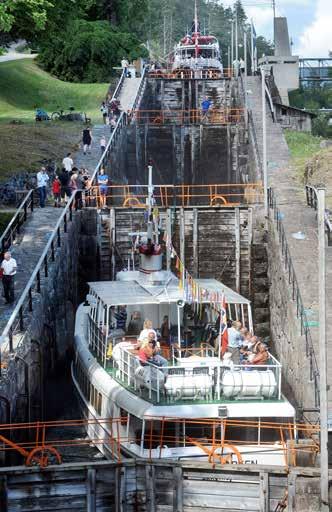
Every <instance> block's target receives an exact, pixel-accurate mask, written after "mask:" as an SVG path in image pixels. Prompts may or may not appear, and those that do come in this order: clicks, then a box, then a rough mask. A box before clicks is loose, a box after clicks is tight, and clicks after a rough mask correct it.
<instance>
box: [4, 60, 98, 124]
mask: <svg viewBox="0 0 332 512" xmlns="http://www.w3.org/2000/svg"><path fill="white" fill-rule="evenodd" d="M107 89H108V84H73V83H67V82H63V81H61V80H58V79H57V78H54V77H52V76H51V75H49V74H48V73H46V72H45V71H43V70H41V69H40V68H39V67H38V66H37V64H36V63H35V62H34V61H33V60H30V59H22V60H18V61H12V62H3V63H1V64H0V122H6V121H10V120H12V119H19V120H22V121H33V120H34V111H35V106H39V107H41V108H44V109H45V110H47V111H48V112H49V113H50V112H52V111H54V110H57V108H58V106H60V107H62V108H63V109H64V110H66V109H68V107H70V106H73V107H75V109H76V110H77V111H84V112H86V113H87V114H88V116H89V117H91V118H92V119H94V120H95V119H97V120H99V119H100V112H99V104H100V103H101V101H102V100H103V99H104V97H105V96H106V92H107Z"/></svg>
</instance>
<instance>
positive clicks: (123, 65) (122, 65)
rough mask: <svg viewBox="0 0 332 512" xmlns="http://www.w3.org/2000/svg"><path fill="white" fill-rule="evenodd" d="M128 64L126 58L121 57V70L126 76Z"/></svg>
mask: <svg viewBox="0 0 332 512" xmlns="http://www.w3.org/2000/svg"><path fill="white" fill-rule="evenodd" d="M128 66H129V62H128V61H127V59H126V58H125V57H123V59H122V61H121V67H122V71H124V76H125V77H127V76H128Z"/></svg>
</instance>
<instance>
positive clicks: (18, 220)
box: [0, 190, 34, 252]
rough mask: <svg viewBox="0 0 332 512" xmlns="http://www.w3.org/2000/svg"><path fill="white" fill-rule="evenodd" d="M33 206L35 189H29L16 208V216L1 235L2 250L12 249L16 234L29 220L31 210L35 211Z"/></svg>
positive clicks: (0, 245) (0, 244)
mask: <svg viewBox="0 0 332 512" xmlns="http://www.w3.org/2000/svg"><path fill="white" fill-rule="evenodd" d="M33 207H34V205H33V190H29V191H27V195H26V197H25V198H24V199H23V201H22V203H21V204H20V206H19V207H18V209H17V210H16V213H15V215H14V217H13V218H12V219H11V221H10V222H9V224H8V226H7V227H6V229H5V231H4V232H3V233H2V235H1V238H0V247H1V251H2V252H4V251H6V250H8V249H10V247H11V246H12V244H13V242H14V240H15V238H16V236H17V235H18V234H19V233H20V230H21V227H22V225H23V224H24V223H25V222H26V221H27V219H28V217H29V212H30V213H32V212H33Z"/></svg>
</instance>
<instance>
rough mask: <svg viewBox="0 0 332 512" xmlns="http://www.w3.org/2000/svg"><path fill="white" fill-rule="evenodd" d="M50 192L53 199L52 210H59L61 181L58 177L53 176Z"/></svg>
mask: <svg viewBox="0 0 332 512" xmlns="http://www.w3.org/2000/svg"><path fill="white" fill-rule="evenodd" d="M52 192H53V197H54V208H60V205H61V181H60V180H59V177H58V176H55V180H54V181H53V183H52Z"/></svg>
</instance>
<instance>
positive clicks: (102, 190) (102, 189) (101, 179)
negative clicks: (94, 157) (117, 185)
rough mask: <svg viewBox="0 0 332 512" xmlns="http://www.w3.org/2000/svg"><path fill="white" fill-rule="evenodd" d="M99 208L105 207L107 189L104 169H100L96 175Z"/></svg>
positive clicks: (106, 177)
mask: <svg viewBox="0 0 332 512" xmlns="http://www.w3.org/2000/svg"><path fill="white" fill-rule="evenodd" d="M98 185H99V197H100V208H106V197H107V189H108V176H107V174H105V171H104V169H100V174H99V176H98Z"/></svg>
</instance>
